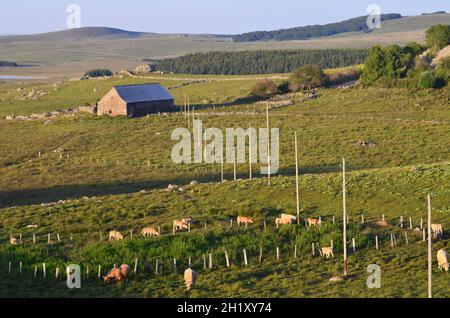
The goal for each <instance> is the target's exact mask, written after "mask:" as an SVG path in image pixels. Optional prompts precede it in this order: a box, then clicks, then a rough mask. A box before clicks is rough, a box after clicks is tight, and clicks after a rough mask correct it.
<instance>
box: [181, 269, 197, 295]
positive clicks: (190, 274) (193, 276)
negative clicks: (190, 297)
mask: <svg viewBox="0 0 450 318" xmlns="http://www.w3.org/2000/svg"><path fill="white" fill-rule="evenodd" d="M196 281H197V273H196V272H195V271H194V270H193V269H191V268H188V269H187V270H185V271H184V283H185V284H186V288H187V290H191V288H192V286H194V284H195V282H196Z"/></svg>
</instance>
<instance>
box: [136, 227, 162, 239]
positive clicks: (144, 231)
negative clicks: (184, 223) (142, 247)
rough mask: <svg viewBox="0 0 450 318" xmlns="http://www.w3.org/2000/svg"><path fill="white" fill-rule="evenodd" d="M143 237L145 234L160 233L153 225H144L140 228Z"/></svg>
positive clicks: (157, 234)
mask: <svg viewBox="0 0 450 318" xmlns="http://www.w3.org/2000/svg"><path fill="white" fill-rule="evenodd" d="M141 234H142V236H143V237H147V236H152V237H153V236H160V233H159V232H158V231H157V230H155V229H154V228H153V227H145V228H143V229H142V232H141Z"/></svg>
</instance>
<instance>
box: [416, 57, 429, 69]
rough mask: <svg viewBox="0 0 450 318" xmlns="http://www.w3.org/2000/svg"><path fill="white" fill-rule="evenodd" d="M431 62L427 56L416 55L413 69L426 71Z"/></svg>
mask: <svg viewBox="0 0 450 318" xmlns="http://www.w3.org/2000/svg"><path fill="white" fill-rule="evenodd" d="M430 66H431V62H430V59H429V58H428V57H425V56H424V57H420V56H416V58H415V59H414V69H415V70H416V71H418V72H424V71H428V70H429V69H430Z"/></svg>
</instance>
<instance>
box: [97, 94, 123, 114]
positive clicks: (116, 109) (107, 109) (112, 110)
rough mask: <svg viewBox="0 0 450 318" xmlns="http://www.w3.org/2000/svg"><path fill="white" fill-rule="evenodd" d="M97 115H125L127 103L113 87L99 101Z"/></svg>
mask: <svg viewBox="0 0 450 318" xmlns="http://www.w3.org/2000/svg"><path fill="white" fill-rule="evenodd" d="M97 114H98V115H99V116H103V115H108V116H127V115H128V114H127V104H126V103H125V102H124V101H123V100H122V99H121V98H120V97H119V95H118V94H117V92H116V90H115V89H112V90H111V91H109V93H108V94H106V95H105V96H104V97H103V98H102V99H101V100H100V101H99V102H98V109H97Z"/></svg>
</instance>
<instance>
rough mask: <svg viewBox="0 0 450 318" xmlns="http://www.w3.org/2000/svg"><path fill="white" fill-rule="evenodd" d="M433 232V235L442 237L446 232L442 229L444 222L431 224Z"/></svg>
mask: <svg viewBox="0 0 450 318" xmlns="http://www.w3.org/2000/svg"><path fill="white" fill-rule="evenodd" d="M431 233H432V234H433V237H440V236H442V234H443V233H444V232H443V231H442V224H431Z"/></svg>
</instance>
